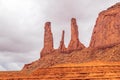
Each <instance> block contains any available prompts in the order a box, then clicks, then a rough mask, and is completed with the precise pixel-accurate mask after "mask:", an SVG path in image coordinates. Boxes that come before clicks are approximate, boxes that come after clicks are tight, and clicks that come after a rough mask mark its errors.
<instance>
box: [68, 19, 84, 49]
mask: <svg viewBox="0 0 120 80" xmlns="http://www.w3.org/2000/svg"><path fill="white" fill-rule="evenodd" d="M78 35H79V32H78V26H77V22H76V19H75V18H72V19H71V40H70V43H69V45H68V50H69V51H73V50H80V49H83V48H85V46H84V45H83V44H82V43H81V42H80V41H79V38H78Z"/></svg>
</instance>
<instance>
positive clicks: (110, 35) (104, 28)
mask: <svg viewBox="0 0 120 80" xmlns="http://www.w3.org/2000/svg"><path fill="white" fill-rule="evenodd" d="M119 43H120V3H117V4H116V5H114V6H112V7H110V8H108V9H107V10H105V11H102V12H101V13H100V14H99V17H98V18H97V21H96V25H95V27H94V30H93V34H92V39H91V43H90V47H93V48H107V47H112V46H114V45H116V44H119Z"/></svg>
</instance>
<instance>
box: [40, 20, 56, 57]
mask: <svg viewBox="0 0 120 80" xmlns="http://www.w3.org/2000/svg"><path fill="white" fill-rule="evenodd" d="M44 29H45V31H44V47H43V49H42V51H41V54H40V55H41V57H43V56H45V55H47V54H49V53H51V52H52V51H53V49H54V48H53V34H52V32H51V23H50V22H46V23H45V27H44Z"/></svg>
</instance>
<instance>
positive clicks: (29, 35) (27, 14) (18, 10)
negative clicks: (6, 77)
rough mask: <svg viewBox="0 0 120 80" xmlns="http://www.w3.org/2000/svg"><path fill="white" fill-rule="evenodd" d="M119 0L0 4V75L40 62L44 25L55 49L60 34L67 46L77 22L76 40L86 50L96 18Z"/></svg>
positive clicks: (34, 0) (9, 1)
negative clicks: (72, 26) (51, 37)
mask: <svg viewBox="0 0 120 80" xmlns="http://www.w3.org/2000/svg"><path fill="white" fill-rule="evenodd" d="M117 2H119V0H94V1H93V0H0V71H11V70H21V69H22V67H23V66H24V64H27V63H30V62H32V61H35V60H37V59H39V58H40V51H41V49H42V48H43V38H44V23H45V22H47V21H50V22H51V24H52V27H51V28H52V32H53V37H54V48H58V46H59V43H60V39H61V34H62V30H65V44H66V46H67V45H68V43H69V40H70V20H71V18H76V19H77V24H78V27H79V39H80V41H81V42H82V43H83V44H84V45H85V46H86V47H88V46H89V42H90V38H91V35H92V30H93V28H94V25H95V22H96V18H97V17H98V14H99V13H100V12H101V11H103V10H106V9H107V8H108V7H110V6H112V5H114V4H115V3H117Z"/></svg>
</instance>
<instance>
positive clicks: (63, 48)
mask: <svg viewBox="0 0 120 80" xmlns="http://www.w3.org/2000/svg"><path fill="white" fill-rule="evenodd" d="M64 34H65V31H64V30H63V31H62V38H61V41H60V46H59V51H60V52H65V51H66V47H65V44H64Z"/></svg>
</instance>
